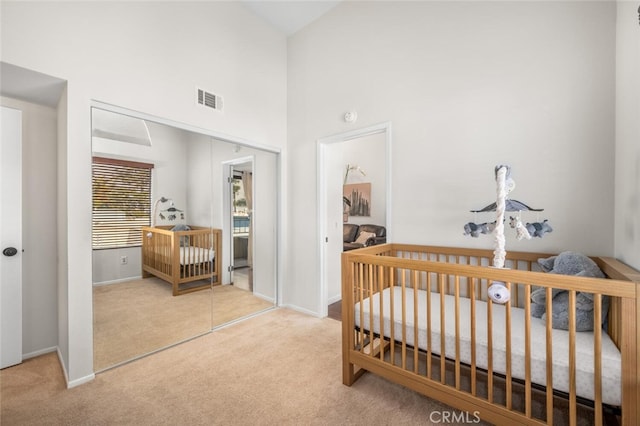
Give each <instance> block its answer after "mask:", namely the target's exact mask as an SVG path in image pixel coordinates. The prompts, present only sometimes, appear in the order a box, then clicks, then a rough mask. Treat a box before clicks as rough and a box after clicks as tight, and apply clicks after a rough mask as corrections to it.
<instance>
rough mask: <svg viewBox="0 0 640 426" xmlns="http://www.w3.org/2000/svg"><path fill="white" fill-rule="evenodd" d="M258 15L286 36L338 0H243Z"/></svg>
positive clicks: (329, 8) (325, 10)
mask: <svg viewBox="0 0 640 426" xmlns="http://www.w3.org/2000/svg"><path fill="white" fill-rule="evenodd" d="M243 3H244V4H245V5H246V6H247V7H249V8H250V9H251V10H252V11H253V12H255V13H256V14H257V15H258V16H260V17H262V18H263V19H264V20H265V21H267V22H269V23H270V24H271V25H273V26H274V27H275V28H277V29H278V30H280V31H282V32H283V33H284V34H286V35H287V36H290V35H292V34H295V33H296V32H297V31H299V30H300V29H302V28H304V27H306V26H307V25H309V24H310V23H311V22H313V21H315V20H316V19H318V18H319V17H320V16H322V15H324V14H325V13H327V12H328V11H329V10H331V9H333V8H334V7H335V6H337V5H338V4H339V3H341V0H338V1H309V0H289V1H270V0H267V1H264V0H263V1H251V0H243Z"/></svg>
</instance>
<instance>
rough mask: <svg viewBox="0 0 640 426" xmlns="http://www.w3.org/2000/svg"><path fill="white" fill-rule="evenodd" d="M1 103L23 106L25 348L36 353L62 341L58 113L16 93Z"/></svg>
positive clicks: (23, 326) (8, 105)
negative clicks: (28, 100)
mask: <svg viewBox="0 0 640 426" xmlns="http://www.w3.org/2000/svg"><path fill="white" fill-rule="evenodd" d="M0 103H1V104H2V105H3V106H7V107H11V108H15V109H19V110H21V111H22V163H23V167H22V225H23V227H22V234H23V235H22V242H23V249H24V253H23V255H22V256H23V265H22V315H23V318H22V354H23V357H30V356H34V355H38V354H41V353H43V352H48V351H51V350H54V349H55V347H56V346H57V345H58V311H57V304H56V303H55V301H56V299H57V296H56V295H57V291H58V290H57V287H58V286H57V266H56V263H57V261H56V251H57V229H56V227H57V225H56V222H57V207H56V200H57V188H56V185H57V183H56V181H57V178H56V175H57V168H56V163H55V161H51V159H52V158H55V157H56V144H57V117H58V113H57V111H56V109H55V108H50V107H46V106H41V105H36V104H33V103H28V102H23V101H19V100H15V99H11V98H5V97H3V98H0ZM2 208H11V206H6V205H3V207H2Z"/></svg>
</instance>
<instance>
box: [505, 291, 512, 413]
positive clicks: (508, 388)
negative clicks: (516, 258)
mask: <svg viewBox="0 0 640 426" xmlns="http://www.w3.org/2000/svg"><path fill="white" fill-rule="evenodd" d="M505 286H506V287H507V290H508V291H511V283H509V282H508V283H506V284H505ZM505 310H506V312H505V339H506V341H505V352H506V360H505V361H506V370H507V371H506V376H507V377H506V383H505V385H506V391H505V393H506V395H505V396H506V405H507V409H509V410H511V405H512V400H511V399H512V398H511V397H512V393H511V386H512V384H513V381H512V377H511V299H509V300H508V301H507V303H505Z"/></svg>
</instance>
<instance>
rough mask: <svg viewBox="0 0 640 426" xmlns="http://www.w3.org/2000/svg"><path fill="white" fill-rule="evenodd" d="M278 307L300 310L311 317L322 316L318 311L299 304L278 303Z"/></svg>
mask: <svg viewBox="0 0 640 426" xmlns="http://www.w3.org/2000/svg"><path fill="white" fill-rule="evenodd" d="M280 307H281V308H287V309H291V310H292V311H296V312H300V313H302V314H306V315H310V316H312V317H316V318H322V315H320V314H319V313H318V312H314V311H310V310H308V309H305V308H301V307H300V306H296V305H287V304H285V305H280Z"/></svg>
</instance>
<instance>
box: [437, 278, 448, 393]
mask: <svg viewBox="0 0 640 426" xmlns="http://www.w3.org/2000/svg"><path fill="white" fill-rule="evenodd" d="M438 278H439V282H440V285H439V291H440V383H442V384H444V383H445V379H446V375H445V373H446V368H445V359H446V357H445V341H444V337H445V333H444V331H445V330H446V328H445V312H444V285H445V278H446V277H445V275H444V274H439V275H438Z"/></svg>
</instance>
